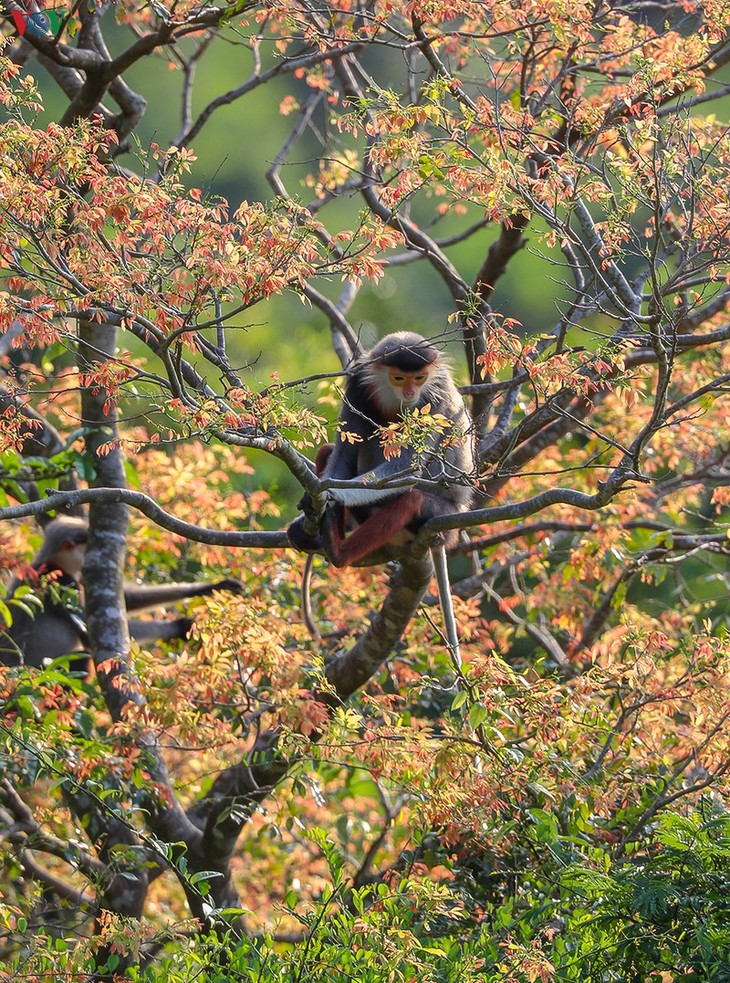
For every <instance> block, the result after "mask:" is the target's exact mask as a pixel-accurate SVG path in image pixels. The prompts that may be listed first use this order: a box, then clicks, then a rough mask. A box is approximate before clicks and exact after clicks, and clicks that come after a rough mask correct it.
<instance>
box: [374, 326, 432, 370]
mask: <svg viewBox="0 0 730 983" xmlns="http://www.w3.org/2000/svg"><path fill="white" fill-rule="evenodd" d="M439 355H440V352H439V350H438V348H436V347H435V346H434V345H432V344H431V343H430V342H429V341H426V339H425V338H424V337H423V335H420V334H417V333H416V332H415V331H396V332H394V333H393V334H389V335H388V336H387V337H385V338H383V340H382V341H380V342H378V344H377V345H375V347H374V348H373V349H372V350H371V351H370V353H369V355H368V361H373V362H380V364H381V365H394V366H396V367H397V368H399V369H402V370H403V372H418V371H419V370H420V369H422V368H423V367H424V366H425V365H432V364H433V363H434V362H435V361H436V360H437V359H438V357H439Z"/></svg>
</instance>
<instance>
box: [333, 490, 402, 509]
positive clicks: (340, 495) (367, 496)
mask: <svg viewBox="0 0 730 983" xmlns="http://www.w3.org/2000/svg"><path fill="white" fill-rule="evenodd" d="M403 490H404V489H403V488H367V487H365V486H362V485H361V486H359V487H358V488H330V490H329V491H328V492H327V496H328V497H329V498H331V499H332V501H334V502H337V503H338V504H339V505H344V506H345V507H346V508H352V507H353V506H356V505H373V504H374V503H375V502H382V501H384V500H385V499H386V498H393V497H394V496H395V495H401V494H402V493H403Z"/></svg>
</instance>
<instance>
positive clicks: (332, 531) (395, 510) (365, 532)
mask: <svg viewBox="0 0 730 983" xmlns="http://www.w3.org/2000/svg"><path fill="white" fill-rule="evenodd" d="M422 508H423V495H422V494H421V492H419V491H416V490H415V489H413V488H412V489H411V490H410V491H407V492H404V493H403V494H402V495H398V497H397V498H393V499H391V500H390V501H388V502H386V503H385V504H384V505H383V506H382V508H379V509H377V510H376V511H375V512H373V514H372V515H371V516H369V517H368V518H367V519H366V520H365V522H363V524H362V525H361V526H358V527H357V529H356V530H355V531H354V532H353V533H352V534H351V535H349V536H348V537H347V538H346V539H345V538H343V536H342V530H341V526H340V515H339V514H338V513H341V509H340V508H335V509H332V508H328V509H327V512H326V513H325V519H324V529H323V532H324V541H325V546H326V548H327V555H328V556H329V558H330V560H331V561H332V563H334V565H335V566H336V567H346V566H348V565H349V564H351V563H357V561H358V560H361V559H362V558H363V557H364V556H367V555H368V553H373V552H375V550H377V549H380V547H381V546H385V544H386V543H389V542H390V540H391V539H392V538H393V537H394V536H395V535H396V533H399V532H400V531H401V530H402V529H405V527H406V526H407V525H408V524H409V523H410V522H412V521H413V520H414V519H415V518H416V516H417V515H418V514H419V513H420V511H421V509H422Z"/></svg>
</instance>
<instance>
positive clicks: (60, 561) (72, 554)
mask: <svg viewBox="0 0 730 983" xmlns="http://www.w3.org/2000/svg"><path fill="white" fill-rule="evenodd" d="M85 556H86V543H85V542H84V543H74V542H73V541H71V540H66V541H65V542H63V543H61V545H60V546H59V548H58V550H57V551H56V552H55V553H54V554H53V557H52V560H53V561H54V562H55V564H56V566H57V567H58V569H59V570H63V572H64V573H67V574H68V575H69V577H73V579H74V580H79V579H80V577H81V568H82V567H83V565H84V557H85Z"/></svg>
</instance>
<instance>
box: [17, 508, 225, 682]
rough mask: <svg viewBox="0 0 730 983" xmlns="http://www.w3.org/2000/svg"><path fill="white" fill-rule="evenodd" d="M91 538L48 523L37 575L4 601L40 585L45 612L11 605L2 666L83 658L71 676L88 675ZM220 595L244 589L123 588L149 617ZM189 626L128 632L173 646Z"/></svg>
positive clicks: (76, 528) (148, 625) (67, 520)
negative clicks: (86, 575) (86, 588)
mask: <svg viewBox="0 0 730 983" xmlns="http://www.w3.org/2000/svg"><path fill="white" fill-rule="evenodd" d="M88 536H89V527H88V524H87V522H86V520H84V519H80V518H75V517H72V516H63V517H59V518H57V519H53V521H52V522H49V523H48V525H47V526H46V528H45V530H44V538H43V544H42V546H41V548H40V550H39V552H38V555H37V556H36V557H35V559H34V560H33V562H32V563H31V569H32V570H33V571H35V574H31V575H30V576H28V577H26V578H23V579H21V578H19V577H13V579H12V580H11V581H10V583H9V584H8V589H7V596H6V601H10V602H12V601H13V595H14V594H15V593H16V592H17V590H18V588H19V587H20V586H21V585H22V584H28V585H29V586H30V587H33V588H38V587H39V585H41V587H42V589H41V590H40V591H39V592H38V596H39V597H40V600H41V602H42V606H36V605H34V604H33V603H32V602H31V601H30V600H25V601H22V598H18V599H17V600H16V602H15V603H11V604H10V605H8V607H9V610H10V611H11V616H12V624H11V625H9V626H6V627H5V628H3V625H2V622H1V621H0V664H1V665H9V666H17V665H27V666H33V667H40V666H42V665H43V663H44V662H45V661H51V660H53V659H57V658H59V657H60V656H62V655H74V654H75V653H79V657H78V658H75V659H73V660H72V661H71V663H70V670H71V671H72V672H74V673H77V672H78V673H84V674H86V673H88V671H89V668H90V664H89V656H88V652H89V637H88V635H87V632H86V619H85V615H84V610H83V587H82V577H81V572H82V567H83V563H84V556H85V553H86V544H87V542H88ZM217 590H221V591H233V592H234V593H241V591H242V590H243V585H242V584H241V583H240V581H238V580H232V579H230V580H220V581H218V582H217V583H205V582H203V581H195V582H191V583H186V584H132V583H128V584H125V585H124V600H125V603H126V606H127V611H145V610H148V609H149V608H154V607H158V606H160V605H164V604H169V603H172V602H174V601H181V600H184V599H186V598H191V597H203V596H205V595H209V594H212V593H213V591H217ZM21 601H22V604H21ZM191 625H192V621H191V619H190V618H177V619H174V620H158V621H139V620H133V621H130V622H129V631H130V634H131V635H132V637H133V638H135V639H137V640H138V641H169V640H170V639H173V638H184V637H185V635H187V633H188V631H189V630H190V627H191Z"/></svg>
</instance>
